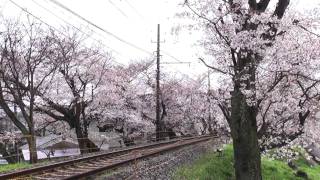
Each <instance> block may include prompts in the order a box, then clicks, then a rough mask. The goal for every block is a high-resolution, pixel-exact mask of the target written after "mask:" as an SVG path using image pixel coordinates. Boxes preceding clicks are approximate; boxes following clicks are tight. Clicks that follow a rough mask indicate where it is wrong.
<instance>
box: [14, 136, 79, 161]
mask: <svg viewBox="0 0 320 180" xmlns="http://www.w3.org/2000/svg"><path fill="white" fill-rule="evenodd" d="M36 144H37V155H38V159H47V158H48V159H50V158H58V157H66V156H76V155H79V154H80V149H79V146H78V142H77V141H75V140H73V139H71V138H65V137H64V136H62V135H54V134H51V135H49V136H45V137H36ZM19 149H21V151H22V154H23V158H24V160H26V161H27V160H30V154H29V152H30V151H29V146H28V144H25V145H23V146H21V147H20V148H19Z"/></svg>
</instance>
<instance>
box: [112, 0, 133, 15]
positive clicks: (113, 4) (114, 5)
mask: <svg viewBox="0 0 320 180" xmlns="http://www.w3.org/2000/svg"><path fill="white" fill-rule="evenodd" d="M108 1H109V3H110V4H111V5H112V6H113V7H115V8H116V9H117V10H118V11H119V12H120V13H121V14H122V15H123V16H125V17H126V18H128V16H127V15H126V14H125V13H124V12H123V11H122V10H121V9H120V8H119V7H118V6H117V5H116V4H115V3H113V2H112V1H111V0H108Z"/></svg>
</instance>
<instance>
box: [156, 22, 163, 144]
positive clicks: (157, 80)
mask: <svg viewBox="0 0 320 180" xmlns="http://www.w3.org/2000/svg"><path fill="white" fill-rule="evenodd" d="M161 131H162V128H161V122H160V24H158V34H157V74H156V140H157V141H158V140H160V138H161Z"/></svg>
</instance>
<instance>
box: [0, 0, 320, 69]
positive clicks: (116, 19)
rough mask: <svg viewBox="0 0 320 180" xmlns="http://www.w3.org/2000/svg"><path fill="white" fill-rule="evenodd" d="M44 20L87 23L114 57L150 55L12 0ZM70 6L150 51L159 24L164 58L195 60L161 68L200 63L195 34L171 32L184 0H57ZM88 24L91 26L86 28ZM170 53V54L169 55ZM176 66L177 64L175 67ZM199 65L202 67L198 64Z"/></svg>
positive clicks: (299, 0) (10, 10)
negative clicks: (177, 35) (178, 34)
mask: <svg viewBox="0 0 320 180" xmlns="http://www.w3.org/2000/svg"><path fill="white" fill-rule="evenodd" d="M12 1H13V2H15V3H16V4H18V5H20V6H21V7H23V8H26V10H28V11H29V12H31V13H33V14H34V15H36V16H37V17H39V18H41V19H42V20H43V21H45V22H46V23H48V24H50V25H52V26H55V27H57V26H59V25H63V24H66V22H67V23H70V24H72V25H74V26H77V27H79V26H82V27H86V28H85V30H86V31H88V30H90V31H91V29H92V30H94V33H93V34H94V35H93V37H94V38H95V39H98V40H101V41H103V42H104V44H106V45H107V46H108V47H110V48H111V49H112V51H113V55H114V57H115V60H116V61H118V62H120V63H125V64H126V63H127V62H128V61H129V60H141V59H145V58H148V57H151V55H150V54H147V53H146V52H143V51H141V50H138V49H136V48H133V47H131V46H128V45H126V44H125V43H123V42H121V41H119V40H117V39H116V38H114V37H112V36H110V35H108V34H106V33H104V32H102V31H100V30H98V29H96V28H94V27H92V26H88V24H87V23H86V22H84V21H83V20H80V19H79V18H77V17H76V16H74V15H72V14H71V13H69V12H67V11H65V10H64V9H62V8H61V7H58V6H57V5H55V4H53V3H52V2H50V1H49V0H12ZM56 1H58V2H60V3H61V4H63V5H65V6H66V7H68V8H70V9H71V10H73V11H75V12H77V13H78V14H80V15H81V16H83V17H85V18H86V19H88V20H90V21H92V22H93V23H95V24H96V25H98V26H100V27H102V28H103V29H105V30H107V31H108V32H111V33H112V34H114V35H116V36H117V37H120V38H121V39H123V40H125V41H127V42H130V43H132V44H134V45H135V46H138V47H139V48H142V49H143V50H145V51H148V52H151V53H153V52H154V51H155V50H156V44H155V43H152V41H153V42H154V41H155V40H156V26H157V24H158V23H160V24H161V39H162V40H164V41H165V42H164V43H162V44H161V49H162V50H164V51H165V52H167V53H164V52H163V53H162V55H163V56H162V61H163V62H177V60H176V59H173V58H172V57H170V56H169V55H172V56H174V57H175V58H177V59H179V60H180V61H186V62H189V61H192V62H195V63H193V64H191V66H190V67H189V65H181V64H180V65H162V66H163V68H166V69H169V68H171V69H172V70H179V71H180V72H182V73H184V74H198V72H199V71H202V70H203V68H204V67H203V65H201V64H199V63H196V62H197V60H196V59H197V56H196V53H197V51H198V50H197V49H196V48H195V47H193V46H192V45H193V44H194V43H195V42H194V39H196V38H192V36H195V35H194V34H192V35H189V34H184V35H183V36H181V37H176V36H175V35H173V34H171V28H172V27H173V26H174V23H176V20H175V19H174V15H175V13H176V12H177V9H178V8H181V6H179V4H181V3H182V2H183V0H90V1H89V0H56ZM291 2H292V4H293V6H294V7H295V8H298V9H310V8H312V7H315V6H317V5H319V4H320V2H319V0H291ZM0 5H1V6H0V7H1V9H2V12H3V15H4V16H16V17H18V16H19V15H21V9H19V8H18V7H16V5H14V4H13V3H12V2H11V1H10V0H0ZM88 27H90V28H88ZM168 54H169V55H168ZM177 67H179V68H177ZM201 67H202V68H201Z"/></svg>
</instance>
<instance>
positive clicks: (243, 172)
mask: <svg viewBox="0 0 320 180" xmlns="http://www.w3.org/2000/svg"><path fill="white" fill-rule="evenodd" d="M231 106H232V111H231V119H230V127H231V135H232V138H233V147H234V162H235V163H234V167H235V172H236V179H237V180H261V179H262V176H261V158H260V151H259V145H258V136H257V122H256V110H255V107H249V106H248V104H247V102H246V99H245V96H244V95H243V94H242V93H241V92H240V90H239V89H237V88H235V91H234V92H232V99H231Z"/></svg>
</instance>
